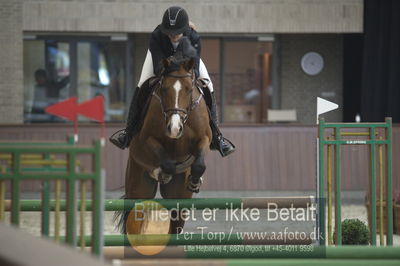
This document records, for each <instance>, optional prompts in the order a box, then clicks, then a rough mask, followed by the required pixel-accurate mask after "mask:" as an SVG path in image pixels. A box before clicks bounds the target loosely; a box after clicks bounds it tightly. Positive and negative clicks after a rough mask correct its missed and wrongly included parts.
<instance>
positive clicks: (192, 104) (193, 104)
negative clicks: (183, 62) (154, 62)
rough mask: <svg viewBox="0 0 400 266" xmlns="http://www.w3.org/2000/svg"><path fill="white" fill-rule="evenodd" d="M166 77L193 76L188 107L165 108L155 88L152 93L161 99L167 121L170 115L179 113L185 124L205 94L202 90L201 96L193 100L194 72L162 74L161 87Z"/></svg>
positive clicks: (161, 101)
mask: <svg viewBox="0 0 400 266" xmlns="http://www.w3.org/2000/svg"><path fill="white" fill-rule="evenodd" d="M164 77H173V78H178V79H181V78H191V79H192V87H191V91H190V104H189V106H188V107H187V108H186V109H183V108H168V109H165V108H164V103H163V100H162V98H161V97H160V96H159V95H158V94H157V93H156V90H154V92H153V94H152V95H153V96H154V97H156V98H157V99H158V100H159V101H160V105H161V110H162V112H163V114H164V118H165V121H167V119H168V116H169V115H173V114H178V115H179V116H180V118H181V120H182V123H183V124H185V123H186V121H187V120H188V118H189V114H190V112H191V111H193V109H194V108H196V106H197V105H199V103H200V101H201V98H202V97H203V94H202V93H201V92H200V95H199V97H198V98H197V99H196V100H195V101H193V97H192V95H193V89H195V88H196V86H195V75H194V72H192V73H188V74H184V75H179V74H165V75H162V76H161V79H160V81H159V88H162V83H163V81H164Z"/></svg>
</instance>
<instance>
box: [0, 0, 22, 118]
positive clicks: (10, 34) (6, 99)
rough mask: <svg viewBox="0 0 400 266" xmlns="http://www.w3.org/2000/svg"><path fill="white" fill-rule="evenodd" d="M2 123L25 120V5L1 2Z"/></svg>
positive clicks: (16, 1) (0, 111) (0, 84)
mask: <svg viewBox="0 0 400 266" xmlns="http://www.w3.org/2000/svg"><path fill="white" fill-rule="evenodd" d="M0 25H1V27H0V62H1V63H0V122H1V123H21V122H22V121H23V75H22V54H23V53H22V45H23V41H22V2H21V1H20V0H14V1H0Z"/></svg>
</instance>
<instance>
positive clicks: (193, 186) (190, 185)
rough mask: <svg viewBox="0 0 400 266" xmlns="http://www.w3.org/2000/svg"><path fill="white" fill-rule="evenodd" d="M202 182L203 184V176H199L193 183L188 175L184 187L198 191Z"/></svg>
mask: <svg viewBox="0 0 400 266" xmlns="http://www.w3.org/2000/svg"><path fill="white" fill-rule="evenodd" d="M202 184H203V177H200V178H199V181H198V182H196V183H194V182H193V180H192V176H189V182H188V185H187V187H186V188H187V189H188V190H189V191H191V192H193V193H199V191H200V187H201V185H202Z"/></svg>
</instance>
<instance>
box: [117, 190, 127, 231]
mask: <svg viewBox="0 0 400 266" xmlns="http://www.w3.org/2000/svg"><path fill="white" fill-rule="evenodd" d="M121 199H126V196H125V195H123V196H122V197H121ZM128 215H129V211H126V210H119V211H116V212H114V217H113V222H114V224H115V223H116V225H115V229H116V230H117V231H119V232H120V233H121V234H126V221H127V220H128Z"/></svg>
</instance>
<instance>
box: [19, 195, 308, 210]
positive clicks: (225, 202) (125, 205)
mask: <svg viewBox="0 0 400 266" xmlns="http://www.w3.org/2000/svg"><path fill="white" fill-rule="evenodd" d="M297 200H300V201H301V203H300V204H299V203H298V202H297ZM143 202H152V203H157V204H154V208H156V207H157V206H161V207H162V208H165V209H169V210H170V209H174V208H177V207H179V208H180V209H183V208H188V209H190V208H194V209H196V210H202V209H206V208H210V209H212V208H218V209H221V210H222V209H238V208H241V207H242V206H243V208H244V209H246V208H250V209H251V208H258V209H268V204H276V205H277V207H278V208H281V207H284V208H288V207H289V206H290V204H291V203H293V207H294V208H306V207H307V204H309V206H311V204H313V203H314V199H313V198H312V197H293V198H196V199H125V200H123V199H106V200H105V201H104V210H105V211H122V210H127V211H130V210H132V209H133V207H134V206H135V205H137V204H141V203H143ZM77 203H78V205H80V200H77ZM85 204H86V205H85V206H86V210H89V211H90V210H92V208H93V207H92V204H93V201H92V200H86V203H85ZM158 204H160V205H158ZM141 206H147V205H141ZM148 206H149V208H152V205H151V204H150V205H148ZM40 207H41V202H40V200H21V211H40ZM272 207H275V205H273V206H272ZM50 210H52V211H53V210H55V200H51V201H50ZM60 210H61V211H65V210H66V202H65V200H61V201H60Z"/></svg>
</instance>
